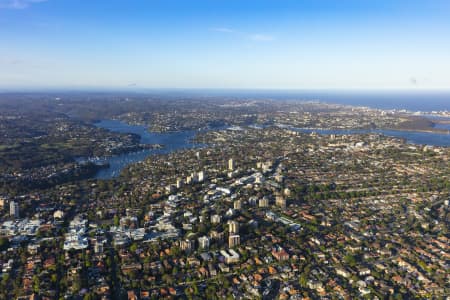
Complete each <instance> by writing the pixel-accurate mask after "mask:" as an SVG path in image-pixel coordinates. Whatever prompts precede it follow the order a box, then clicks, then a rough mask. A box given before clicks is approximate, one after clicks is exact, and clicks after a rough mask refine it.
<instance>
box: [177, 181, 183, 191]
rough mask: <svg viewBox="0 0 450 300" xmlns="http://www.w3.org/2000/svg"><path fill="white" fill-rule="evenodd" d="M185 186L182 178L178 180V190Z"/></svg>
mask: <svg viewBox="0 0 450 300" xmlns="http://www.w3.org/2000/svg"><path fill="white" fill-rule="evenodd" d="M183 185H184V180H183V179H182V178H178V179H177V188H178V189H179V188H182V187H183Z"/></svg>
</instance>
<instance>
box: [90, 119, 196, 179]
mask: <svg viewBox="0 0 450 300" xmlns="http://www.w3.org/2000/svg"><path fill="white" fill-rule="evenodd" d="M95 125H96V126H97V127H100V128H104V129H107V130H110V131H114V132H121V133H134V134H138V135H139V136H140V137H141V140H140V143H141V144H147V145H149V144H161V145H163V148H162V149H144V150H141V151H138V152H130V153H124V154H120V155H114V156H111V157H104V158H97V159H95V161H96V162H99V163H108V164H109V168H104V169H101V170H100V171H98V172H97V174H96V175H95V178H97V179H111V178H114V177H117V176H119V175H120V172H121V171H122V169H123V168H125V167H126V166H128V165H129V164H132V163H136V162H139V161H143V160H144V159H145V158H147V157H148V156H149V155H154V154H167V153H170V152H173V151H176V150H180V149H189V148H197V147H201V146H202V145H201V144H195V143H193V142H192V139H193V138H194V137H195V134H196V133H197V131H193V130H192V131H180V132H167V133H155V132H149V131H148V130H147V128H146V127H145V126H139V125H129V124H126V123H123V122H120V121H116V120H103V121H101V122H98V123H96V124H95Z"/></svg>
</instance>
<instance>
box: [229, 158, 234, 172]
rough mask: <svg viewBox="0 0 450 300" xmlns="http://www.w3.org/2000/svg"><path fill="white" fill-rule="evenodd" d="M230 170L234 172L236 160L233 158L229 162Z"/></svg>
mask: <svg viewBox="0 0 450 300" xmlns="http://www.w3.org/2000/svg"><path fill="white" fill-rule="evenodd" d="M228 170H230V171H234V160H233V159H232V158H230V159H229V160H228Z"/></svg>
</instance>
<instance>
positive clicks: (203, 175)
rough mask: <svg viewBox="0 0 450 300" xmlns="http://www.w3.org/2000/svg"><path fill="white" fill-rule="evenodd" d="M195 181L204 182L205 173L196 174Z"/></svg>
mask: <svg viewBox="0 0 450 300" xmlns="http://www.w3.org/2000/svg"><path fill="white" fill-rule="evenodd" d="M197 180H198V182H203V181H204V180H205V172H204V171H200V172H198V174H197Z"/></svg>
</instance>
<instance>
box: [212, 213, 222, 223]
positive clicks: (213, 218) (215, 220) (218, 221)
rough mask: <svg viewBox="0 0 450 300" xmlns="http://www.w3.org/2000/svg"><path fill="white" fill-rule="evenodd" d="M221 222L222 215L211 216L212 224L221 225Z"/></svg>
mask: <svg viewBox="0 0 450 300" xmlns="http://www.w3.org/2000/svg"><path fill="white" fill-rule="evenodd" d="M221 221H222V217H221V216H220V215H212V216H211V223H212V224H219V223H220V222H221Z"/></svg>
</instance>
